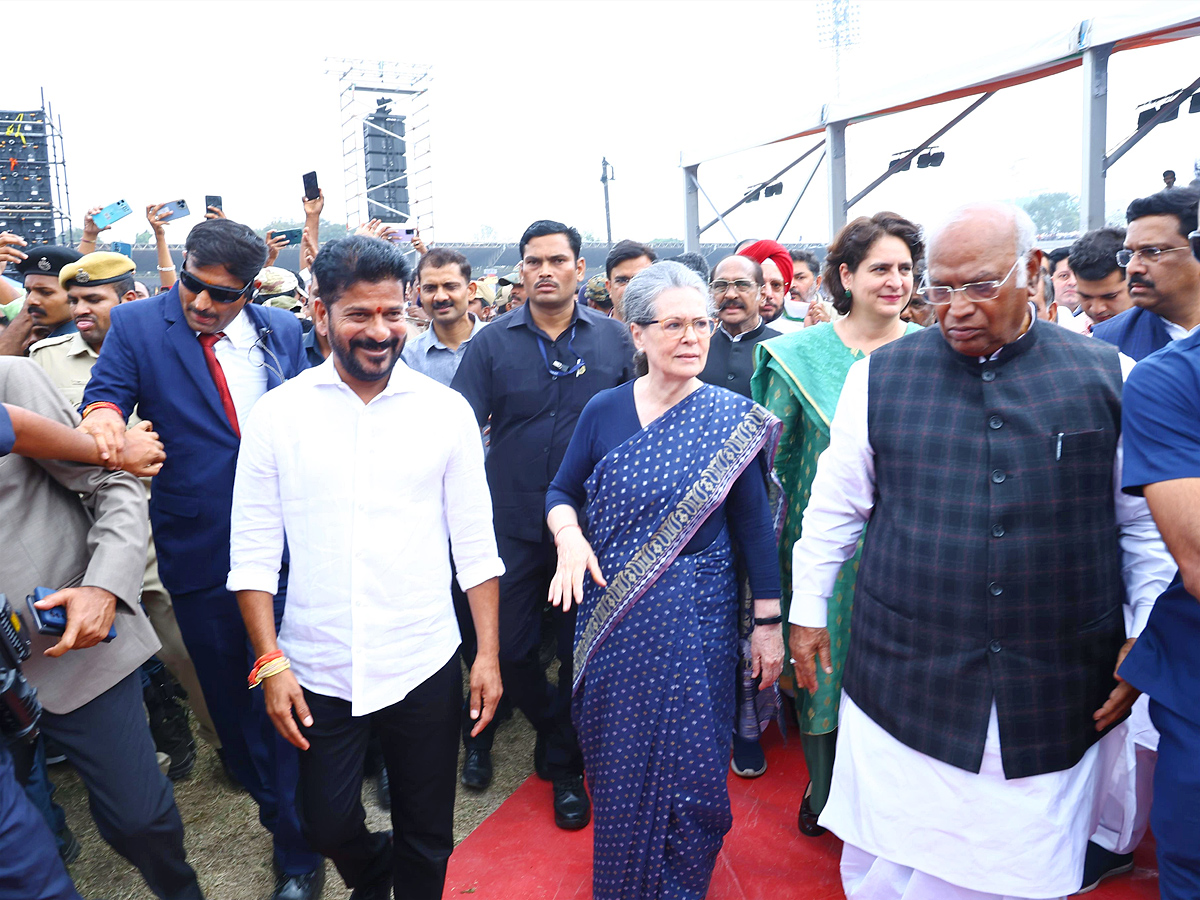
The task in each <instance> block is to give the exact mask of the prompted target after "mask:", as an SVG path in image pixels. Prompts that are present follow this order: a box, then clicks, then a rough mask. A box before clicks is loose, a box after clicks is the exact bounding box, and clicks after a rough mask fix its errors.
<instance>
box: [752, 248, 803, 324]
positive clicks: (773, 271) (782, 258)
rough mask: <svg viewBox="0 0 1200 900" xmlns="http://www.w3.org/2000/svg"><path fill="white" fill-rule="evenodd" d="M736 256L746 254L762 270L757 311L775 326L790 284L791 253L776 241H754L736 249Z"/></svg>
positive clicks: (791, 270) (781, 312) (764, 319)
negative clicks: (761, 284)
mask: <svg viewBox="0 0 1200 900" xmlns="http://www.w3.org/2000/svg"><path fill="white" fill-rule="evenodd" d="M738 256H748V257H749V258H750V259H752V260H754V261H755V262H756V263H758V264H759V265H760V266H762V271H763V291H762V299H761V300H760V301H759V312H760V313H761V314H762V317H763V321H765V322H767V323H768V324H770V325H771V326H772V327H776V325H775V323H776V320H778V319H779V317H780V316H781V315H783V300H784V298H785V297H786V296H787V295H788V290H789V289H790V288H791V286H792V272H793V268H792V255H791V253H789V252H788V250H787V248H786V247H784V246H783V244H780V243H778V242H776V241H755V242H754V243H753V244H749V245H747V246H745V247H743V248H742V249H741V250H739V251H738Z"/></svg>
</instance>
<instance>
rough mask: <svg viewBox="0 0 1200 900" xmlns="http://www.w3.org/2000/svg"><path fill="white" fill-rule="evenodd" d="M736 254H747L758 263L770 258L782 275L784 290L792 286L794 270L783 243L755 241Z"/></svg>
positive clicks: (789, 255) (790, 256)
mask: <svg viewBox="0 0 1200 900" xmlns="http://www.w3.org/2000/svg"><path fill="white" fill-rule="evenodd" d="M738 256H748V257H750V258H751V259H752V260H754V261H755V262H756V263H759V264H761V263H762V262H763V261H764V260H768V259H769V260H771V262H773V263H775V265H777V266H778V267H779V274H780V275H782V276H783V289H784V290H785V291H786V290H787V289H788V288H790V287H791V286H792V273H793V271H795V270H794V269H793V268H792V254H790V253H788V251H787V248H786V247H785V246H783V244H780V243H776V242H775V241H755V242H754V243H753V244H751V245H750V246H748V247H743V248H742V249H741V250H739V251H738Z"/></svg>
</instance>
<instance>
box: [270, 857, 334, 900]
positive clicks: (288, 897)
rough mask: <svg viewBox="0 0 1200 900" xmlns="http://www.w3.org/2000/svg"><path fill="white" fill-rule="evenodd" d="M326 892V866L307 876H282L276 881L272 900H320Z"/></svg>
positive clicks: (319, 867)
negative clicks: (323, 892)
mask: <svg viewBox="0 0 1200 900" xmlns="http://www.w3.org/2000/svg"><path fill="white" fill-rule="evenodd" d="M324 890H325V866H324V864H322V865H320V866H317V868H315V869H313V870H312V871H311V872H309V873H307V874H305V875H280V876H279V877H278V878H277V879H276V881H275V893H273V894H272V895H271V900H320V898H321V892H322V891H324Z"/></svg>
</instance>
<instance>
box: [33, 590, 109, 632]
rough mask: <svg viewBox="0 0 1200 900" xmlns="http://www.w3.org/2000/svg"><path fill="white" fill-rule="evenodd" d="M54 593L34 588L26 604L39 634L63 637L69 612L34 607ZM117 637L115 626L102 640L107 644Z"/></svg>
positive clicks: (53, 591) (59, 608) (57, 608)
mask: <svg viewBox="0 0 1200 900" xmlns="http://www.w3.org/2000/svg"><path fill="white" fill-rule="evenodd" d="M54 593H57V592H56V591H55V590H54V588H47V587H39V588H34V589H33V593H32V594H29V595H27V596H26V597H25V603H26V605H27V606H28V607H29V615H30V616H32V617H33V627H34V629H35V630H36V631H37V633H38V634H47V635H50V636H51V637H62V633H63V632H64V631H66V630H67V611H66V610H65V609H64V608H63V607H61V606H55V607H53V608H51V609H38V608H37V607H36V606H34V604H35V603H37V602H38V601H39V600H45V599H46V598H47V597H49V596H50V595H51V594H54ZM116 636H117V628H116V626H115V625H114V626H113V627H112V628H110V629H108V635H107V636H106V637H103V638H101V640H102V641H103V642H104V643H106V644H107V643H108V642H109V641H111V640H112V639H113V638H115V637H116Z"/></svg>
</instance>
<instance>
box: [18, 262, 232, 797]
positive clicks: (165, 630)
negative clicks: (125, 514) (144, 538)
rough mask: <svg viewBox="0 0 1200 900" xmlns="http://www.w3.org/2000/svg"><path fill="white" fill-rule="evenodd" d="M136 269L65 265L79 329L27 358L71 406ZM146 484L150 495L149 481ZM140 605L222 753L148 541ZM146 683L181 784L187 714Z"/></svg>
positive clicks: (42, 344)
mask: <svg viewBox="0 0 1200 900" xmlns="http://www.w3.org/2000/svg"><path fill="white" fill-rule="evenodd" d="M134 271H135V266H134V262H133V260H131V259H130V258H129V257H127V256H123V255H122V254H120V253H105V252H97V253H89V254H87V255H86V256H84V257H82V258H80V259H79V260H77V261H75V262H71V263H68V264H66V265H65V266H63V268H62V269H61V271H60V272H59V276H58V277H59V283H60V285H61V287H62V288H63V289H64V290H65V291H66V293H67V298H68V302H69V303H70V309H71V317H72V320H73V322H74V325H75V327H76V328H77V329H78V331H74V332H71V333H69V334H64V335H61V336H59V337H51V338H46V339H45V340H42V341H38V342H37V343H36V344H34V345H33V346H31V347H30V348H29V357H30V359H32V360H33V361H34V362H35V363H37V364H38V365H39V366H41V367H42V369H43V370H44V371H45V372H46V374H47V375H49V376H50V380H51V381H53V382H54V385H55V386H56V387H57V388H58V389H59V391H61V392H62V394H63V395H64V396H65V397H66V398H67V401H68V402H69V403H70V404H71V405H72V406H74V407H76V408H78V407H79V405H80V403H81V402H82V401H83V389H84V388H85V387H86V386H87V383H88V379H89V378H90V377H91V373H92V366H93V365H94V364H95V362H96V358H97V356H98V355H99V353H100V348H101V346H102V345H103V344H104V336H105V335H106V334H107V333H108V328H109V312H110V311H111V310H112V308H113V307H114V306H116V305H117V304H118V303H128V302H131V301H134V300H136V299H137V293H136V291H135V288H134V281H133V276H134ZM137 421H138V418H137V415H136V414H135V415H134V416H132V417H131V418H130V425H134V424H136V423H137ZM145 483H146V486H147V490H149V482H145ZM142 606H143V607H144V608H145V610H146V615H147V616H148V617H149V619H150V623H151V624H152V625H153V626H154V631H155V633H156V634H157V635H158V639H159V641H161V642H162V649H161V650H159V652H158V654H157V655H158V658H159V659H160V660H162V662H163V664H164V665H165V666H166V667H167V669H168V670H169V671H170V672H171V674H172V675H174V676H175V678H176V679H178V681H179V683H180V684H182V685H183V688H184V690H186V691H187V694H188V698H189V700H190V702H191V707H192V712H193V713H195V715H196V721H197V723H198V724H199V727H200V736H201V737H203V738H204V739H205V740H207V741H208V742H209V743H210V744H212V745H213V746H214V747H218V748H219V747H220V745H221V744H220V741H219V740H218V738H217V735H216V731H215V730H214V729H213V726H212V720H211V718H210V717H209V714H208V707H207V706H206V705H205V703H204V695H203V694H202V693H201V691H200V683H199V681H198V680H197V679H196V669H195V666H194V665H193V664H192V660H191V657H189V656H188V652H187V648H186V647H185V646H184V644H183V638H182V636H181V635H180V633H179V625H178V624H176V622H175V613H174V611H173V610H172V608H171V596H170V594H168V593H167V591H166V589H165V588H164V587H163V586H162V582H161V581H160V580H159V577H158V562H157V558H156V555H155V552H154V539H153V536H152V537H151V540H150V547H149V552H148V554H147V559H146V571H145V575H144V577H143V585H142ZM151 683H152V684H151V687H150V688H149V689H147V692H146V705H147V707H148V708H149V710H150V716H151V724H152V726H154V727H153V731H154V735H155V741H156V743H157V744H158V745H159V749H160V750H164V751H166V752H167V753H168V754H169V755H170V757H171V763H170V768H169V769H168V772H167V774H168V776H169V777H170V778H172V780H174V779H178V778H182V777H184V776H185V775H187V774H188V773H189V772H191V770H192V767H193V766H194V765H195V758H196V754H195V745H194V743H193V742H192V740H191V733H190V731H189V730H188V728H187V722H186V715H181V714H182V712H183V711H182V708H180V707H178V705H177V704H176V702H175V700H176V698H175V697H174V696H172V687H173V686H172V685H169V684H167V683H165V681H164V680H163V679H160V678H155V677H154V676H151Z"/></svg>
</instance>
